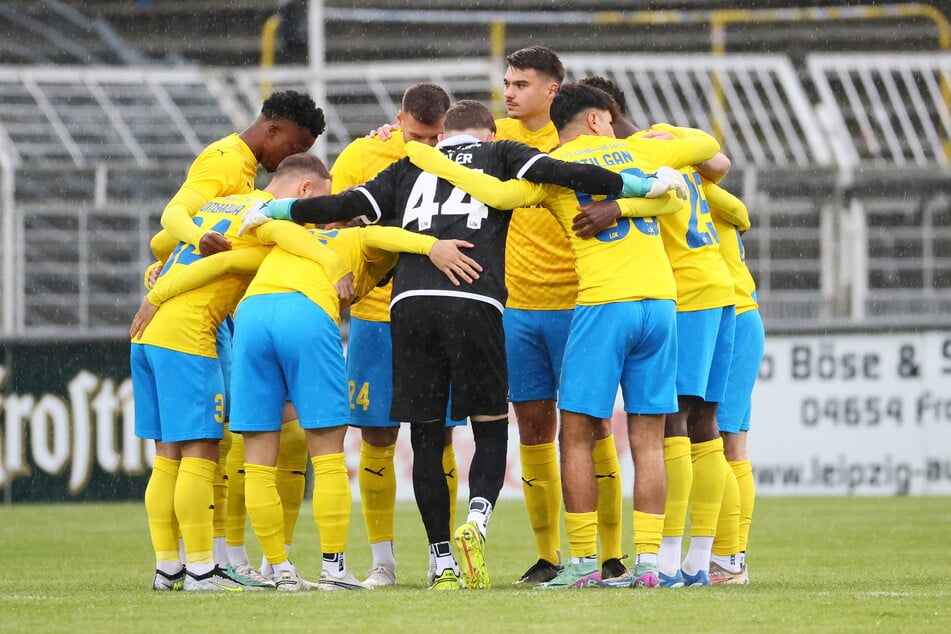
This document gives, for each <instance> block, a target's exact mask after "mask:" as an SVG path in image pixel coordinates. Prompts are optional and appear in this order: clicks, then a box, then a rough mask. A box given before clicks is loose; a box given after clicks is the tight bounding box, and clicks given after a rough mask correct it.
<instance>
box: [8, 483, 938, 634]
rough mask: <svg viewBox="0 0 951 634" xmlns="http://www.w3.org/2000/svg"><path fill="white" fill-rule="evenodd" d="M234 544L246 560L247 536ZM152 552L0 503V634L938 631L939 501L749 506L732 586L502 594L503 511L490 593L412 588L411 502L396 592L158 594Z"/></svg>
mask: <svg viewBox="0 0 951 634" xmlns="http://www.w3.org/2000/svg"><path fill="white" fill-rule="evenodd" d="M625 508H626V511H625V516H626V517H627V521H628V523H629V522H630V503H629V502H628V503H627V505H626V507H625ZM303 511H304V513H303V514H302V516H301V519H300V521H299V522H298V529H297V536H296V538H295V550H294V553H293V559H294V561H295V563H296V564H297V566H298V568H299V569H300V570H301V572H302V574H304V576H306V577H309V578H314V577H316V576H317V574H318V572H319V566H320V557H319V554H318V553H317V542H316V531H315V528H314V525H313V522H312V521H310V506H309V501H305V505H304V508H303ZM462 512H463V510H462V505H460V513H462ZM625 535H626V539H627V540H628V541H629V540H630V528H629V524H628V525H627V526H625ZM248 537H249V541H248V543H249V546H248V548H249V551H250V552H251V554H252V561H254V560H255V558H259V557H260V550H259V549H258V548H257V547H256V544H254V541H253V534H252V533H251V531H250V528H249V530H248ZM565 547H567V542H565ZM151 557H152V555H151V549H150V545H149V539H148V529H147V526H146V521H145V510H144V508H143V505H142V504H141V503H111V504H110V503H102V504H57V505H47V504H43V505H31V504H22V505H13V506H3V507H0V632H3V633H5V634H13V633H15V632H30V633H37V632H42V633H45V632H64V633H68V634H82V633H85V632H161V633H163V634H165V633H170V632H281V633H285V632H308V633H313V632H351V633H356V632H374V633H383V632H447V633H448V632H461V631H466V632H472V633H476V634H487V633H490V632H587V631H591V632H634V631H637V630H639V629H640V630H641V631H651V632H678V633H688V634H689V633H692V632H727V633H732V632H748V631H759V632H869V631H881V632H949V631H951V590H949V584H951V499H949V498H910V497H896V498H761V499H760V500H758V501H757V506H756V515H755V517H754V521H753V533H752V537H751V540H750V550H749V564H750V576H751V578H752V583H751V585H749V586H746V587H742V586H734V587H714V588H685V589H679V590H660V589H655V590H644V589H641V590H608V589H597V590H572V591H563V592H537V591H531V590H516V589H515V588H513V587H512V585H511V582H512V581H513V580H514V579H516V578H517V577H518V575H519V574H520V573H521V572H522V571H523V570H524V569H525V568H527V567H528V566H529V565H530V564H531V563H533V561H534V559H535V555H534V547H533V541H532V538H531V533H530V530H529V528H528V524H527V519H526V516H525V511H524V509H523V508H522V506H521V502H520V501H518V500H506V501H503V502H501V503H500V504H499V507H498V509H497V510H496V513H495V515H493V518H492V523H491V525H490V529H489V550H488V551H487V557H488V562H489V566H490V573H491V576H492V580H493V587H492V589H489V590H484V591H463V592H456V593H435V592H429V591H427V590H426V589H425V586H424V584H425V572H426V567H427V554H426V544H425V538H424V536H423V532H422V527H421V525H420V521H419V518H418V515H417V513H416V509H415V506H413V505H412V503H401V504H400V505H399V506H398V509H397V559H398V561H399V568H398V576H399V582H400V585H399V586H398V587H396V588H385V589H380V590H374V591H368V592H332V593H331V592H311V593H301V594H290V593H270V592H268V593H260V592H259V593H244V594H241V595H236V594H230V593H224V596H220V595H209V594H201V595H195V594H186V593H182V592H176V593H158V592H153V591H152V590H150V583H151V578H152V570H153V569H152V559H151ZM348 563H349V565H350V567H351V568H352V569H353V570H354V571H355V572H356V573H357V575H358V576H362V574H363V573H364V572H365V571H366V569H367V568H368V566H369V564H370V553H369V547H368V546H367V545H366V538H365V534H364V532H363V520H362V517H361V516H360V514H359V507H358V505H356V504H355V505H354V516H353V522H352V523H351V530H350V545H349V549H348Z"/></svg>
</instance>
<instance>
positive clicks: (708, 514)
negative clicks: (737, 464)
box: [690, 438, 730, 537]
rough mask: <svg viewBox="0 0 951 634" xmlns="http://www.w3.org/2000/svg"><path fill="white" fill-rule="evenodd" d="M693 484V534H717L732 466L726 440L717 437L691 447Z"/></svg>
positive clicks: (691, 524)
mask: <svg viewBox="0 0 951 634" xmlns="http://www.w3.org/2000/svg"><path fill="white" fill-rule="evenodd" d="M690 457H691V460H692V461H693V486H692V487H691V488H690V535H691V536H692V537H713V536H714V535H716V532H717V519H719V517H720V505H721V503H722V501H723V488H724V487H725V486H726V470H727V469H729V468H730V466H729V465H728V464H727V462H726V456H724V455H723V439H722V438H714V439H713V440H708V441H706V442H700V443H694V444H692V445H691V446H690Z"/></svg>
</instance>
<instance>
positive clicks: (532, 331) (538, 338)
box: [502, 308, 574, 403]
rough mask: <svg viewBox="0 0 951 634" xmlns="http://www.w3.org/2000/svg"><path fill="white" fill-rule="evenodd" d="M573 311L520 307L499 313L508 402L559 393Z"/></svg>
mask: <svg viewBox="0 0 951 634" xmlns="http://www.w3.org/2000/svg"><path fill="white" fill-rule="evenodd" d="M572 313H574V311H573V310H522V309H520V308H506V309H505V312H503V313H502V325H503V327H504V328H505V356H506V359H507V361H508V366H509V400H510V401H512V402H513V403H524V402H525V401H539V400H542V399H554V398H556V397H557V396H558V381H559V378H560V377H561V363H562V359H563V358H564V356H565V344H566V343H567V341H568V330H569V329H570V328H571V315H572Z"/></svg>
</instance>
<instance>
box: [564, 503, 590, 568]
mask: <svg viewBox="0 0 951 634" xmlns="http://www.w3.org/2000/svg"><path fill="white" fill-rule="evenodd" d="M565 528H566V529H567V531H568V548H569V550H570V552H571V556H572V557H594V556H595V555H597V554H598V512H597V511H588V512H587V513H565Z"/></svg>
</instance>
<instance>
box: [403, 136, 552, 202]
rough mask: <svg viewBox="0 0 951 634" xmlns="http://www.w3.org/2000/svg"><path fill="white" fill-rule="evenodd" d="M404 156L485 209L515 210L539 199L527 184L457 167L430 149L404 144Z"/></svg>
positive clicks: (535, 190)
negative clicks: (473, 199)
mask: <svg viewBox="0 0 951 634" xmlns="http://www.w3.org/2000/svg"><path fill="white" fill-rule="evenodd" d="M406 154H407V156H408V157H409V160H410V161H411V162H412V163H413V165H415V166H416V167H418V168H420V169H421V170H423V171H424V172H428V173H430V174H433V175H435V176H437V177H438V178H441V179H443V180H445V181H448V182H450V183H451V184H452V185H453V186H455V187H458V188H459V189H461V190H463V191H464V192H466V193H467V194H470V195H471V196H473V197H474V198H475V199H476V200H478V201H480V202H483V203H485V204H486V205H488V206H489V207H493V208H495V209H515V208H517V207H528V206H531V205H534V204H537V202H538V201H537V200H534V199H535V198H536V197H537V196H538V195H539V194H538V191H537V189H536V188H535V187H534V186H533V185H532V184H531V183H526V182H523V181H520V180H518V179H511V180H507V181H501V180H499V179H498V178H496V177H494V176H491V175H489V174H485V173H483V172H479V171H476V170H474V169H469V168H468V167H464V166H462V165H459V164H458V163H456V162H455V161H452V160H450V159H449V158H448V157H446V156H445V155H444V154H443V153H442V152H440V151H439V150H437V149H436V148H434V147H430V146H428V145H425V144H423V143H417V142H416V141H410V142H408V143H407V144H406Z"/></svg>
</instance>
